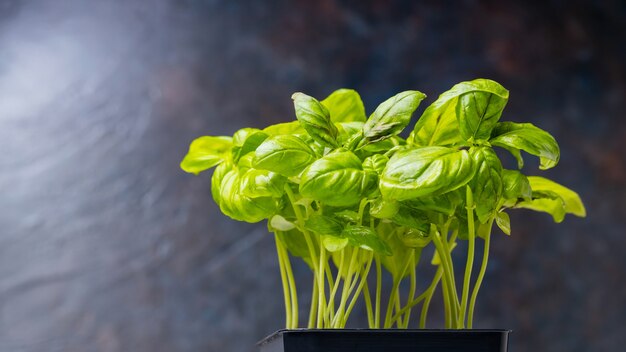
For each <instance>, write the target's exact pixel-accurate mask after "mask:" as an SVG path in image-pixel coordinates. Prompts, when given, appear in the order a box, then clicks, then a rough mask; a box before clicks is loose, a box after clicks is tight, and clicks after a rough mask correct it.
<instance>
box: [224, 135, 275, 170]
mask: <svg viewBox="0 0 626 352" xmlns="http://www.w3.org/2000/svg"><path fill="white" fill-rule="evenodd" d="M267 137H269V135H268V134H267V133H265V132H263V131H261V130H259V129H258V128H242V129H240V130H239V131H237V132H235V134H234V135H233V145H234V146H233V150H232V152H233V160H234V161H235V163H237V162H238V161H239V158H241V157H242V156H244V155H246V154H248V153H250V152H253V151H255V150H256V148H257V147H258V146H259V145H261V143H263V141H265V139H267Z"/></svg>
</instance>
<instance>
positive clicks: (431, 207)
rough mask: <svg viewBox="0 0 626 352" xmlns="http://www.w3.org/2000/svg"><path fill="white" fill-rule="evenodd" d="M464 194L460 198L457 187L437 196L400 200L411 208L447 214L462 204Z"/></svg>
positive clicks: (449, 214) (452, 212)
mask: <svg viewBox="0 0 626 352" xmlns="http://www.w3.org/2000/svg"><path fill="white" fill-rule="evenodd" d="M464 200H465V196H463V198H461V195H460V194H459V189H457V190H454V191H451V192H447V193H444V194H442V195H438V196H428V197H420V198H415V199H410V200H406V201H404V202H402V203H403V204H405V205H406V206H408V207H409V208H411V209H417V210H422V211H434V212H437V213H443V214H446V215H448V216H452V215H454V211H455V210H456V208H457V207H458V206H459V205H460V204H462V203H463V202H464Z"/></svg>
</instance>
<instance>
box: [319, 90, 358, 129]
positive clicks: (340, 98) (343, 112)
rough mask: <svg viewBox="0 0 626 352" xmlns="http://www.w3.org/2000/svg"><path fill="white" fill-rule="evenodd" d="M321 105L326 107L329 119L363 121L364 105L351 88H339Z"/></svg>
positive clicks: (335, 120)
mask: <svg viewBox="0 0 626 352" xmlns="http://www.w3.org/2000/svg"><path fill="white" fill-rule="evenodd" d="M322 105H324V106H325V107H326V109H328V112H329V113H330V119H331V121H333V122H351V121H360V122H365V107H364V106H363V102H362V101H361V96H359V93H357V92H356V91H355V90H352V89H345V88H344V89H339V90H336V91H334V92H333V93H332V94H331V95H329V96H328V97H327V98H326V99H324V100H322Z"/></svg>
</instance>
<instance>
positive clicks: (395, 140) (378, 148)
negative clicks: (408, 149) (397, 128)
mask: <svg viewBox="0 0 626 352" xmlns="http://www.w3.org/2000/svg"><path fill="white" fill-rule="evenodd" d="M405 144H406V141H405V140H404V139H402V137H400V136H391V137H389V138H387V139H383V140H382V141H378V142H373V143H370V144H366V145H365V146H363V147H362V148H361V149H362V150H364V151H366V152H370V153H386V152H388V151H389V150H391V149H392V148H394V147H397V146H401V145H405Z"/></svg>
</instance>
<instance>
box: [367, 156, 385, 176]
mask: <svg viewBox="0 0 626 352" xmlns="http://www.w3.org/2000/svg"><path fill="white" fill-rule="evenodd" d="M388 161H389V158H388V157H386V156H384V155H382V154H374V155H372V156H369V157H367V158H365V160H363V170H367V171H371V172H373V173H375V174H377V175H380V174H381V173H382V172H383V170H384V169H385V166H386V165H387V162H388Z"/></svg>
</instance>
